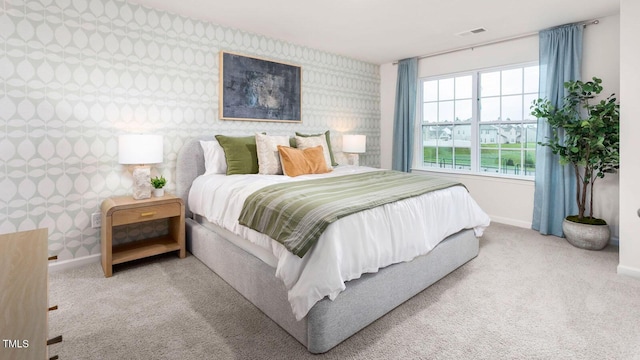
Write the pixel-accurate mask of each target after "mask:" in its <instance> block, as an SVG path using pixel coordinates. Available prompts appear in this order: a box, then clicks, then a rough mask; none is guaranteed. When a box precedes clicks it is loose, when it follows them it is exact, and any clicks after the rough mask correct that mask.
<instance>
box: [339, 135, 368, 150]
mask: <svg viewBox="0 0 640 360" xmlns="http://www.w3.org/2000/svg"><path fill="white" fill-rule="evenodd" d="M366 149H367V137H366V135H342V151H343V152H346V153H355V154H357V153H363V152H365V151H366Z"/></svg>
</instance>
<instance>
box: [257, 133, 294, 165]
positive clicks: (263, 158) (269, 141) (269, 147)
mask: <svg viewBox="0 0 640 360" xmlns="http://www.w3.org/2000/svg"><path fill="white" fill-rule="evenodd" d="M278 145H282V146H289V137H288V136H270V135H264V134H256V147H257V151H258V173H259V174H262V175H282V165H280V156H279V155H278Z"/></svg>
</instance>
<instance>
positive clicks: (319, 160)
mask: <svg viewBox="0 0 640 360" xmlns="http://www.w3.org/2000/svg"><path fill="white" fill-rule="evenodd" d="M278 153H279V154H280V162H281V163H282V170H283V171H284V174H285V175H287V176H291V177H293V176H298V175H304V174H324V173H328V172H329V171H331V170H330V169H329V168H328V167H327V161H326V160H325V158H324V150H323V149H322V146H316V147H312V148H307V149H304V150H300V149H294V148H291V147H288V146H282V145H278Z"/></svg>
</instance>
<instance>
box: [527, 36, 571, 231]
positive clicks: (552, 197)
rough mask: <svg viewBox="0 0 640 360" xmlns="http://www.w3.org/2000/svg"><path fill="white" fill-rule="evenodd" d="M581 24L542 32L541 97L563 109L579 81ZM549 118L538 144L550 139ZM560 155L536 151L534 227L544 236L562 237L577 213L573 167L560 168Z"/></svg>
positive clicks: (541, 148)
mask: <svg viewBox="0 0 640 360" xmlns="http://www.w3.org/2000/svg"><path fill="white" fill-rule="evenodd" d="M583 28H584V26H583V25H582V24H572V25H564V26H560V27H557V28H553V29H549V30H544V31H541V32H540V87H539V92H540V98H547V99H549V100H550V101H551V103H552V104H553V105H554V106H556V107H560V106H561V105H562V99H563V97H564V96H565V94H566V93H565V89H564V83H565V82H566V81H571V80H580V67H581V63H582V31H583ZM551 131H552V129H551V127H550V126H549V124H548V123H547V121H546V119H538V133H537V141H542V142H545V141H546V138H547V137H549V136H551ZM558 160H559V157H558V155H554V154H553V153H552V152H551V150H550V149H549V148H548V147H546V146H540V145H538V146H537V148H536V179H535V194H534V200H533V222H532V228H533V229H534V230H538V231H539V232H540V233H541V234H545V235H547V234H551V235H556V236H563V233H562V221H563V219H564V218H565V217H566V216H568V215H574V214H577V213H578V205H577V204H576V183H575V177H574V170H573V167H571V166H570V165H564V166H562V165H560V164H559V162H558Z"/></svg>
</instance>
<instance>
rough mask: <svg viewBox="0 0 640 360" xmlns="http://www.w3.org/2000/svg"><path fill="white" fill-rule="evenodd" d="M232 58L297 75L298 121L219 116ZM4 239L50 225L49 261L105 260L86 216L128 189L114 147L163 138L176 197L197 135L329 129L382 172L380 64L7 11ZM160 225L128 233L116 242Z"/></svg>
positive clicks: (71, 13)
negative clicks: (180, 170)
mask: <svg viewBox="0 0 640 360" xmlns="http://www.w3.org/2000/svg"><path fill="white" fill-rule="evenodd" d="M220 50H229V51H234V52H238V53H241V54H247V55H254V56H255V55H257V56H262V57H265V58H269V59H273V60H281V61H286V62H288V63H293V64H298V65H301V66H302V69H303V86H302V91H303V104H302V116H303V122H302V124H286V123H267V122H247V121H221V120H219V119H218V75H219V74H218V54H219V51H220ZM0 78H1V79H2V85H1V86H0V162H1V163H0V233H8V232H14V231H21V230H29V229H33V228H38V227H47V228H49V252H50V253H51V254H57V255H59V259H61V260H65V259H73V258H81V257H85V256H89V255H91V254H98V253H99V252H100V233H99V229H92V228H91V226H90V217H91V213H94V212H97V211H98V210H99V207H100V203H101V202H102V200H103V199H104V198H106V197H109V196H114V195H124V194H128V193H130V192H131V190H130V189H131V186H132V180H131V174H130V172H129V171H128V170H129V169H127V167H125V166H122V165H120V164H118V160H117V136H118V135H120V134H123V133H128V132H146V133H154V134H163V135H164V159H165V161H164V163H163V164H159V165H157V166H155V167H154V168H153V169H152V175H155V174H157V173H161V174H163V175H164V176H165V177H166V178H167V179H168V181H169V184H168V186H167V189H168V190H169V191H171V190H172V189H173V188H174V185H173V183H172V182H173V181H172V179H173V178H174V175H175V174H174V173H175V159H176V156H177V152H178V150H179V149H180V147H181V146H182V144H183V143H184V141H185V140H186V139H188V138H190V137H194V136H201V135H203V134H215V133H225V134H229V135H244V134H251V133H254V132H256V131H266V132H268V133H270V134H276V135H284V134H288V135H293V133H294V132H295V131H301V132H309V133H311V132H321V131H324V130H326V129H331V130H332V133H333V137H334V143H335V144H336V145H337V146H340V144H341V141H340V133H341V132H349V133H361V134H366V135H367V153H366V154H363V155H362V156H361V160H360V161H361V163H362V164H367V165H373V166H377V165H379V163H380V143H379V137H380V106H379V101H380V89H379V88H380V75H379V67H378V66H377V65H374V64H368V63H364V62H361V61H357V60H353V59H349V58H345V57H341V56H338V55H334V54H330V53H326V52H322V51H318V50H314V49H310V48H306V47H303V46H298V45H295V44H291V43H287V42H283V41H279V40H276V39H271V38H267V37H264V36H261V35H257V34H251V33H247V32H244V31H240V30H236V29H230V28H226V27H222V26H218V25H216V24H212V23H207V22H203V21H198V20H194V19H190V18H186V17H181V16H177V15H175V14H171V13H167V12H163V11H158V10H154V9H150V8H146V7H141V6H139V5H135V4H130V3H127V2H126V1H124V0H109V1H106V0H28V1H25V0H5V1H3V3H2V11H1V13H0ZM155 231H158V230H157V226H152V225H150V226H143V227H139V228H135V229H130V228H127V229H121V230H118V232H116V234H115V236H116V239H131V238H136V237H141V236H147V235H149V234H150V233H153V232H155Z"/></svg>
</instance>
